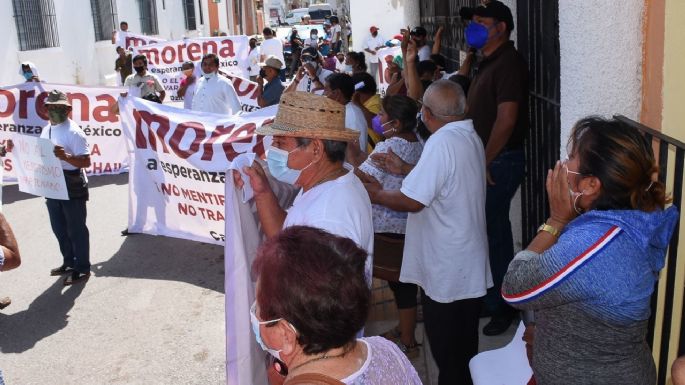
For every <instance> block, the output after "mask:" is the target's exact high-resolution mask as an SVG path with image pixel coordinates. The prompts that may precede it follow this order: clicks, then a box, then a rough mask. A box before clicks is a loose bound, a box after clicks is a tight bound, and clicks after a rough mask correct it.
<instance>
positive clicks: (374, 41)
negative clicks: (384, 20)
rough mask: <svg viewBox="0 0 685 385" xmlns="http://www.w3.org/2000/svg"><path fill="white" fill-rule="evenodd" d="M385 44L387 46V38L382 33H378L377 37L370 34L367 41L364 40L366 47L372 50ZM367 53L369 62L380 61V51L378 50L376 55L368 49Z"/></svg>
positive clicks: (376, 49)
mask: <svg viewBox="0 0 685 385" xmlns="http://www.w3.org/2000/svg"><path fill="white" fill-rule="evenodd" d="M383 46H385V39H384V38H383V37H382V36H381V34H380V33H379V34H377V35H376V37H373V35H369V37H367V38H366V41H365V42H364V49H370V50H372V51H378V48H376V47H383ZM365 53H366V54H367V56H368V57H369V63H378V52H376V54H374V55H372V54H370V53H368V52H366V51H365Z"/></svg>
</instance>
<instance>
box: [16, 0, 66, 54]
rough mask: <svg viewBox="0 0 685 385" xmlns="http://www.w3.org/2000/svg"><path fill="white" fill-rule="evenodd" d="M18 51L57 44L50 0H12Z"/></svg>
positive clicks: (57, 36) (54, 20) (55, 19)
mask: <svg viewBox="0 0 685 385" xmlns="http://www.w3.org/2000/svg"><path fill="white" fill-rule="evenodd" d="M12 6H13V7H14V21H15V22H16V24H17V38H18V40H19V50H20V51H30V50H34V49H41V48H48V47H57V46H59V34H58V33H57V17H56V15H55V5H54V3H53V2H52V0H12Z"/></svg>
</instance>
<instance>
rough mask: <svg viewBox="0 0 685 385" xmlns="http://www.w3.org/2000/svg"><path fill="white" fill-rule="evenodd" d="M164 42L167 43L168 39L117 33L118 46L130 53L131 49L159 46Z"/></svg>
mask: <svg viewBox="0 0 685 385" xmlns="http://www.w3.org/2000/svg"><path fill="white" fill-rule="evenodd" d="M162 41H166V39H162V38H160V37H159V36H148V35H141V34H138V33H132V32H123V31H117V39H116V45H117V46H118V47H122V48H123V49H125V50H127V51H128V49H129V48H133V47H138V46H142V45H148V44H157V43H159V42H162Z"/></svg>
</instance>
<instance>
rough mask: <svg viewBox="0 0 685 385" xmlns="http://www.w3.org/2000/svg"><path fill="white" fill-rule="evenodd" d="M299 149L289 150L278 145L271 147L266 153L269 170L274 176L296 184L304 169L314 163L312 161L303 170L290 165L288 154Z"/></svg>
mask: <svg viewBox="0 0 685 385" xmlns="http://www.w3.org/2000/svg"><path fill="white" fill-rule="evenodd" d="M297 149H299V147H297V148H295V149H294V150H292V151H290V152H288V151H285V150H281V149H280V148H276V147H271V148H269V151H267V153H266V164H267V166H268V167H269V172H270V173H271V175H272V176H273V177H274V178H276V179H277V180H279V181H281V182H283V183H288V184H295V182H297V179H298V178H299V177H300V174H301V173H302V171H304V170H305V169H306V168H307V167H309V166H311V165H312V164H311V163H310V164H308V165H307V166H306V167H305V168H303V169H302V170H294V169H292V168H290V167H288V156H289V155H290V153H291V152H293V151H296V150H297Z"/></svg>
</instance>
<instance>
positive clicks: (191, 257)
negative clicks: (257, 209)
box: [91, 234, 224, 293]
mask: <svg viewBox="0 0 685 385" xmlns="http://www.w3.org/2000/svg"><path fill="white" fill-rule="evenodd" d="M91 270H92V271H93V273H94V274H95V276H96V277H98V276H99V277H124V278H143V279H156V280H166V281H179V282H186V283H189V284H191V285H194V286H199V287H203V288H206V289H210V290H213V291H216V292H220V293H223V292H224V248H223V246H219V245H211V244H207V243H201V242H194V241H188V240H184V239H176V238H169V237H163V236H153V235H146V234H131V235H129V236H127V237H126V240H125V241H124V243H123V244H122V245H121V248H120V249H119V251H117V252H116V253H115V254H114V255H113V256H112V257H111V258H110V259H109V260H107V261H105V262H102V263H98V264H95V265H93V266H92V268H91Z"/></svg>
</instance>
